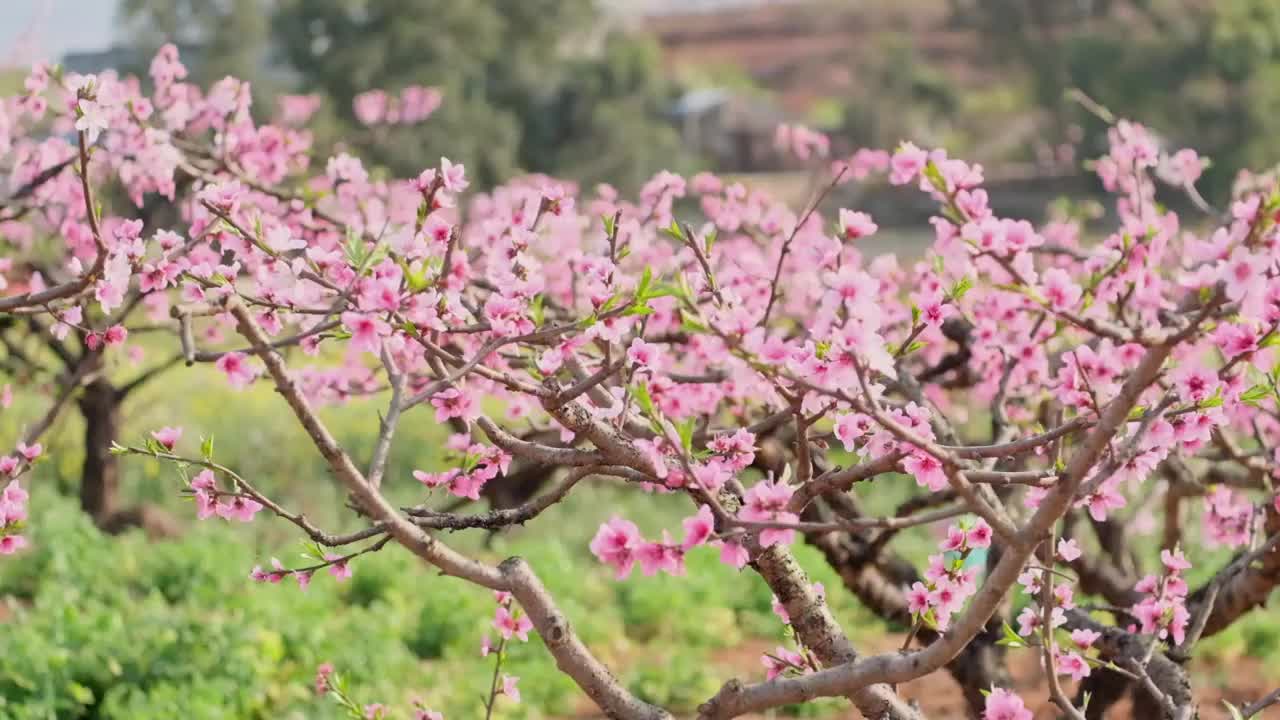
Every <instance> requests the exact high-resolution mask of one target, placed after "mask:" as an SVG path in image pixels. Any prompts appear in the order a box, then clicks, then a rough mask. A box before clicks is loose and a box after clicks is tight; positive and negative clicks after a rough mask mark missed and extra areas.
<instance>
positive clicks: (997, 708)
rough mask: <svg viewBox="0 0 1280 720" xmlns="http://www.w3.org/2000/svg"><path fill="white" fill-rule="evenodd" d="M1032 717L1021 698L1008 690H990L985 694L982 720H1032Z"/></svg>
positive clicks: (1032, 714) (1033, 715)
mask: <svg viewBox="0 0 1280 720" xmlns="http://www.w3.org/2000/svg"><path fill="white" fill-rule="evenodd" d="M1034 717H1035V714H1034V713H1032V712H1031V710H1030V709H1029V708H1027V704H1026V703H1025V702H1023V700H1022V698H1020V697H1018V695H1017V694H1016V693H1014V692H1012V691H1010V690H1005V689H1004V688H992V689H991V692H990V693H988V694H987V702H986V709H985V710H983V713H982V720H1033V718H1034Z"/></svg>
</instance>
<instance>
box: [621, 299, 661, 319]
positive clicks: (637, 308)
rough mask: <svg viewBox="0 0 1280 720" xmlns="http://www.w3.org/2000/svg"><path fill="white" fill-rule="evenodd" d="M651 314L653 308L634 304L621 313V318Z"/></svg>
mask: <svg viewBox="0 0 1280 720" xmlns="http://www.w3.org/2000/svg"><path fill="white" fill-rule="evenodd" d="M653 313H654V310H653V308H651V307H649V306H648V305H644V304H642V303H638V302H635V303H631V304H630V305H628V306H627V309H626V310H623V311H622V316H623V317H631V316H632V315H652V314H653Z"/></svg>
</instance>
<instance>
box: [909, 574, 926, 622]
mask: <svg viewBox="0 0 1280 720" xmlns="http://www.w3.org/2000/svg"><path fill="white" fill-rule="evenodd" d="M929 602H930V596H929V588H927V587H925V586H924V583H921V582H918V581H917V582H916V583H914V584H912V585H911V588H910V589H908V590H907V612H909V613H911V614H912V615H922V614H924V613H927V612H929Z"/></svg>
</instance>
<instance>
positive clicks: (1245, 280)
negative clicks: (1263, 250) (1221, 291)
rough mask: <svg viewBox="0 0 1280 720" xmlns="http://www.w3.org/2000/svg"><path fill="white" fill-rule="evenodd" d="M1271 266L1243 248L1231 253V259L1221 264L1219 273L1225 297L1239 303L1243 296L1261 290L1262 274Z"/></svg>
mask: <svg viewBox="0 0 1280 720" xmlns="http://www.w3.org/2000/svg"><path fill="white" fill-rule="evenodd" d="M1270 265H1271V261H1270V260H1269V259H1268V258H1266V257H1264V256H1262V255H1258V254H1255V253H1252V252H1250V251H1249V250H1247V249H1246V248H1244V247H1237V248H1236V249H1235V250H1232V251H1231V257H1229V258H1227V259H1226V260H1224V261H1223V262H1222V265H1221V266H1220V273H1221V279H1222V282H1223V283H1224V284H1225V285H1226V291H1227V297H1228V298H1230V299H1231V300H1232V301H1235V302H1239V301H1240V300H1241V299H1242V298H1244V296H1245V294H1246V293H1248V292H1251V291H1253V290H1255V289H1257V290H1261V289H1262V288H1263V284H1262V282H1263V280H1264V276H1263V273H1264V272H1266V270H1267V268H1268V267H1269V266H1270Z"/></svg>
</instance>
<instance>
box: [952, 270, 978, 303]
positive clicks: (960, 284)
mask: <svg viewBox="0 0 1280 720" xmlns="http://www.w3.org/2000/svg"><path fill="white" fill-rule="evenodd" d="M971 289H973V281H972V280H970V279H969V276H968V275H965V276H964V277H962V278H960V279H959V280H958V281H956V284H955V287H952V288H951V291H950V292H949V293H947V297H949V298H951V299H952V300H960V298H963V297H964V296H965V293H967V292H969V291H970V290H971Z"/></svg>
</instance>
